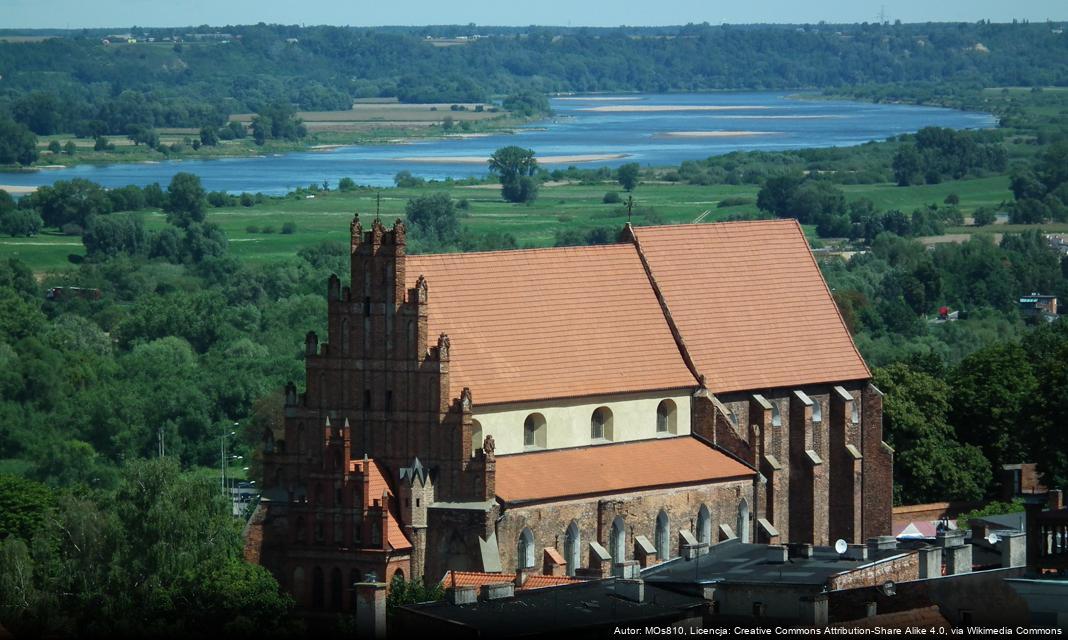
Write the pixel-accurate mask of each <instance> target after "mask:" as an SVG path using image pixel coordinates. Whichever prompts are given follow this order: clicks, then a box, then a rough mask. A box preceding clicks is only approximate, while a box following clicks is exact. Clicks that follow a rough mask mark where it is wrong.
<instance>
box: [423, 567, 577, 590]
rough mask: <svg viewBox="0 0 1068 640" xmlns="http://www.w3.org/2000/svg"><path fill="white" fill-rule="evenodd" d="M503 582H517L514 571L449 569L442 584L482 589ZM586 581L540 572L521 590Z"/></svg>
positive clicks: (525, 583)
mask: <svg viewBox="0 0 1068 640" xmlns="http://www.w3.org/2000/svg"><path fill="white" fill-rule="evenodd" d="M501 582H515V574H514V573H483V572H481V571H447V572H445V577H443V578H442V579H441V586H442V587H444V588H446V589H449V588H453V587H474V588H476V589H481V588H482V587H483V586H484V585H487V584H499V583H501ZM576 582H585V580H583V579H582V578H573V577H570V576H543V575H540V574H535V575H530V576H527V579H526V581H525V582H524V583H523V586H522V587H520V590H523V589H544V588H545V587H557V586H560V585H564V584H574V583H576Z"/></svg>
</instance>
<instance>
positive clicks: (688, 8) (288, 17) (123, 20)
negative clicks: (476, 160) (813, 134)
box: [0, 0, 1068, 29]
mask: <svg viewBox="0 0 1068 640" xmlns="http://www.w3.org/2000/svg"><path fill="white" fill-rule="evenodd" d="M881 12H882V15H884V16H885V18H886V19H887V20H890V21H894V20H901V21H902V22H927V21H954V22H975V21H977V20H981V19H988V20H991V21H993V22H1011V21H1012V20H1013V19H1014V18H1015V19H1020V20H1024V19H1026V20H1031V21H1044V20H1054V21H1064V20H1068V1H1066V0H1015V1H1013V2H1010V1H1009V0H936V1H932V0H897V1H896V2H892V1H876V2H872V1H869V0H748V1H743V2H739V1H737V0H732V1H724V0H655V1H653V2H650V0H528V1H526V2H518V1H516V0H459V2H448V1H442V0H394V1H393V2H381V1H376V2H367V1H366V0H302V1H301V2H295V1H294V0H287V1H283V2H279V1H277V0H222V1H221V2H220V1H219V0H0V28H72V29H73V28H81V27H130V26H132V25H138V26H155V27H169V26H188V25H199V24H210V25H223V24H251V23H256V22H268V23H283V24H308V25H312V24H336V25H352V26H381V25H427V24H467V23H470V22H474V23H476V24H480V25H516V26H525V25H532V24H538V25H561V26H569V25H570V26H619V25H634V26H644V25H650V26H653V25H675V24H686V23H688V22H695V23H697V22H709V23H711V24H722V23H733V24H740V23H754V22H786V23H815V22H819V21H821V20H822V21H826V22H874V21H877V20H878V19H879V16H880V13H881Z"/></svg>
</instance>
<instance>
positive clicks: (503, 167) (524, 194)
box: [489, 146, 538, 202]
mask: <svg viewBox="0 0 1068 640" xmlns="http://www.w3.org/2000/svg"><path fill="white" fill-rule="evenodd" d="M489 169H490V172H491V173H494V174H496V175H497V176H498V177H499V178H500V181H501V195H502V196H503V197H504V199H505V200H507V201H508V202H532V201H533V200H534V198H536V197H537V184H536V183H535V181H534V180H533V178H532V176H533V175H534V172H536V171H537V170H538V161H537V160H535V159H534V151H533V150H532V149H523V148H521V147H516V146H510V147H502V148H500V149H497V150H496V151H495V152H494V153H493V155H492V156H490V159H489ZM524 178H526V180H524Z"/></svg>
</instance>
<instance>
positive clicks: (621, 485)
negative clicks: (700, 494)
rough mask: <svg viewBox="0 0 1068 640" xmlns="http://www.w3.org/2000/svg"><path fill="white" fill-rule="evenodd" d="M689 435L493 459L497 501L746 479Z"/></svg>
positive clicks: (741, 468) (739, 468)
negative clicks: (495, 462) (494, 462)
mask: <svg viewBox="0 0 1068 640" xmlns="http://www.w3.org/2000/svg"><path fill="white" fill-rule="evenodd" d="M754 473H756V472H755V471H753V470H752V469H750V468H749V467H746V466H745V465H743V464H742V463H740V462H736V461H735V460H733V459H732V458H729V457H728V456H726V455H725V454H723V453H721V452H719V451H717V450H715V449H713V448H712V447H710V446H708V445H706V444H704V443H703V442H701V441H699V440H697V439H696V438H694V437H691V436H683V437H678V438H658V439H655V440H639V441H637V442H625V443H620V444H611V445H599V446H593V447H576V448H573V449H555V450H550V451H541V452H537V453H519V454H514V455H502V456H497V484H496V491H497V497H499V498H500V499H501V500H503V501H505V502H531V501H540V500H553V499H559V498H565V497H572V496H581V495H593V494H606V493H620V492H624V491H631V490H636V489H644V488H650V487H663V486H677V485H688V484H699V483H703V482H710V481H717V480H727V479H731V478H745V477H751V476H752V475H753V474H754Z"/></svg>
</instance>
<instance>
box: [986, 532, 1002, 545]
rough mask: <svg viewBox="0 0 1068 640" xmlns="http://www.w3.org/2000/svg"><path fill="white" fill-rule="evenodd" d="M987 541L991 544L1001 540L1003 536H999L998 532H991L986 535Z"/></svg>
mask: <svg viewBox="0 0 1068 640" xmlns="http://www.w3.org/2000/svg"><path fill="white" fill-rule="evenodd" d="M986 541H987V542H989V543H990V544H997V543H998V542H1000V541H1001V538H999V537H998V534H996V533H990V534H988V535H987V536H986Z"/></svg>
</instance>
